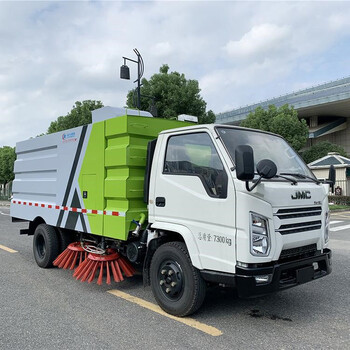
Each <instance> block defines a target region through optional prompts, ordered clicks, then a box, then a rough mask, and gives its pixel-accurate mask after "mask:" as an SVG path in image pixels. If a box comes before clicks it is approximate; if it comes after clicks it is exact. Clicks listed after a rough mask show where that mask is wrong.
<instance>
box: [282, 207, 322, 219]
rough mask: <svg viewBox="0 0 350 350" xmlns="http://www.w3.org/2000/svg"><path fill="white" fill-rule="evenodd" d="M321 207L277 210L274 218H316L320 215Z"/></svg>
mask: <svg viewBox="0 0 350 350" xmlns="http://www.w3.org/2000/svg"><path fill="white" fill-rule="evenodd" d="M321 212H322V208H321V207H307V208H288V209H279V210H278V211H277V214H276V216H277V217H278V218H279V219H281V220H283V219H293V218H304V217H307V216H317V215H321Z"/></svg>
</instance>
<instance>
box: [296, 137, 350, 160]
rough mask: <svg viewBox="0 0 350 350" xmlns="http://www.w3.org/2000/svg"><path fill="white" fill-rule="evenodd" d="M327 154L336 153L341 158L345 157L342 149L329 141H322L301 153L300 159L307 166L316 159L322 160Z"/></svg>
mask: <svg viewBox="0 0 350 350" xmlns="http://www.w3.org/2000/svg"><path fill="white" fill-rule="evenodd" d="M328 152H337V153H339V154H340V155H341V156H344V157H347V156H348V155H347V154H346V152H345V150H344V148H343V147H341V146H339V145H336V144H334V143H331V142H329V141H322V142H319V143H316V145H313V146H311V147H310V148H308V149H307V150H305V151H304V152H303V153H302V157H303V159H304V161H305V163H307V164H309V163H311V162H313V161H314V160H316V159H319V158H322V157H324V156H326V155H327V154H328Z"/></svg>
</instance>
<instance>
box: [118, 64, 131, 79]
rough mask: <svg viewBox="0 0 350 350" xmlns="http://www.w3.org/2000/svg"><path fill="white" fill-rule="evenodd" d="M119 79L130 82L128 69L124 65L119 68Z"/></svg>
mask: <svg viewBox="0 0 350 350" xmlns="http://www.w3.org/2000/svg"><path fill="white" fill-rule="evenodd" d="M120 79H126V80H130V69H129V67H128V66H127V65H126V64H123V65H122V66H121V67H120Z"/></svg>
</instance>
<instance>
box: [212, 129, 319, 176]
mask: <svg viewBox="0 0 350 350" xmlns="http://www.w3.org/2000/svg"><path fill="white" fill-rule="evenodd" d="M216 130H217V132H218V134H219V135H220V137H221V139H222V141H223V143H224V145H225V147H226V149H227V151H228V152H229V154H230V156H231V158H232V160H233V162H235V150H236V148H237V146H239V145H249V146H251V147H252V148H253V151H254V165H255V166H256V164H257V163H258V162H259V161H260V160H262V159H270V160H272V161H273V162H275V163H276V165H277V172H278V174H283V173H288V174H290V175H292V174H295V175H296V176H299V177H302V176H303V175H304V176H309V177H312V178H313V179H314V178H315V176H314V175H313V173H312V172H311V170H310V169H309V168H308V167H307V165H306V164H305V163H304V161H303V160H302V159H301V158H300V156H299V155H298V153H297V152H296V151H294V150H293V148H292V147H290V146H289V144H288V143H287V142H286V141H285V140H284V139H283V138H281V137H278V136H274V135H271V134H267V133H263V132H259V131H252V130H245V129H234V128H227V127H216ZM304 181H308V180H307V179H304Z"/></svg>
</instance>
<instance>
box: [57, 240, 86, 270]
mask: <svg viewBox="0 0 350 350" xmlns="http://www.w3.org/2000/svg"><path fill="white" fill-rule="evenodd" d="M87 255H88V253H87V252H86V251H85V250H84V248H83V247H82V246H81V243H80V242H74V243H70V244H69V245H68V247H67V248H66V249H65V250H64V251H63V252H62V253H61V254H60V255H59V256H58V257H57V258H56V260H55V261H54V262H53V265H54V266H57V267H59V268H61V269H68V268H69V269H70V270H73V269H74V267H75V265H76V264H77V262H78V263H79V265H80V264H81V263H82V262H83V260H85V259H86V257H87Z"/></svg>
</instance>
